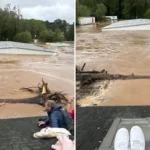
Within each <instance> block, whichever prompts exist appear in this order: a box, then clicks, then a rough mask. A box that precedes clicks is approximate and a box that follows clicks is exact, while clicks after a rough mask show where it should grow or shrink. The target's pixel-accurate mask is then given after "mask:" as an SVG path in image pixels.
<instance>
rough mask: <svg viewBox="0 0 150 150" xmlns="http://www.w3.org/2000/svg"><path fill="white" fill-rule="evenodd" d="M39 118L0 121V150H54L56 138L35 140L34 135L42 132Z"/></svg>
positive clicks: (71, 137)
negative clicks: (53, 145)
mask: <svg viewBox="0 0 150 150" xmlns="http://www.w3.org/2000/svg"><path fill="white" fill-rule="evenodd" d="M39 118H41V116H40V117H28V118H17V119H0V150H52V148H51V145H52V144H55V143H56V141H57V139H56V138H48V139H35V138H33V133H35V132H38V131H40V130H41V129H40V128H39V127H38V125H37V121H38V119H39ZM73 138H74V137H73V136H70V139H72V140H73Z"/></svg>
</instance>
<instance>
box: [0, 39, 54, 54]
mask: <svg viewBox="0 0 150 150" xmlns="http://www.w3.org/2000/svg"><path fill="white" fill-rule="evenodd" d="M0 54H21V55H22V54H24V55H53V54H55V52H54V51H52V50H49V49H46V48H42V47H38V46H35V45H33V44H26V43H19V42H10V41H1V42H0Z"/></svg>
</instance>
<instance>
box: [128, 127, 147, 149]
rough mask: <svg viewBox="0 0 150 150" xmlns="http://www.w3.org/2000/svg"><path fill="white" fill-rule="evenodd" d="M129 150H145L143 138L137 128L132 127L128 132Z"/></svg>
mask: <svg viewBox="0 0 150 150" xmlns="http://www.w3.org/2000/svg"><path fill="white" fill-rule="evenodd" d="M130 144H131V150H145V138H144V133H143V131H142V129H141V128H140V127H139V126H134V127H132V129H131V131H130Z"/></svg>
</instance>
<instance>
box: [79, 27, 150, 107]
mask: <svg viewBox="0 0 150 150" xmlns="http://www.w3.org/2000/svg"><path fill="white" fill-rule="evenodd" d="M100 28H101V27H96V26H92V25H88V26H81V27H77V36H76V38H77V39H76V40H77V52H76V53H77V65H79V66H80V65H82V64H83V63H86V67H85V69H86V70H91V69H93V68H94V69H95V70H102V69H106V70H107V71H108V72H109V73H110V74H132V73H134V74H137V75H150V42H149V41H150V31H107V32H101V30H100ZM103 97H104V99H105V100H104V101H103V102H102V103H100V104H99V105H102V106H116V105H150V80H134V81H133V80H126V81H113V82H111V84H110V86H109V88H108V90H107V91H106V92H105V94H104V95H103Z"/></svg>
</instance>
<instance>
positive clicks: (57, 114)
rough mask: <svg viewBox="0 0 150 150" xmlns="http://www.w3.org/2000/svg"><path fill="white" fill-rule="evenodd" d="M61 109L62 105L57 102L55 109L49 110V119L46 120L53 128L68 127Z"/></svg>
mask: <svg viewBox="0 0 150 150" xmlns="http://www.w3.org/2000/svg"><path fill="white" fill-rule="evenodd" d="M60 109H62V107H61V106H60V105H58V104H56V105H55V107H54V109H52V110H50V111H48V112H47V114H48V119H46V120H45V121H44V122H45V123H46V124H47V125H49V126H50V127H53V128H66V129H67V125H66V123H65V121H64V118H63V115H62V112H61V110H60Z"/></svg>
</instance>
